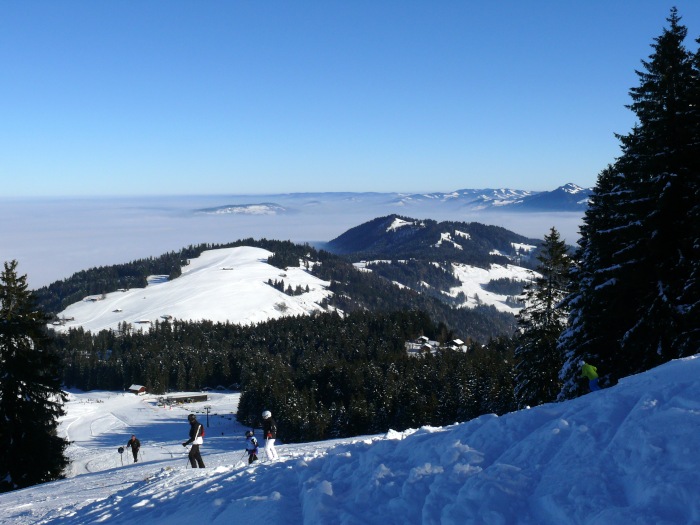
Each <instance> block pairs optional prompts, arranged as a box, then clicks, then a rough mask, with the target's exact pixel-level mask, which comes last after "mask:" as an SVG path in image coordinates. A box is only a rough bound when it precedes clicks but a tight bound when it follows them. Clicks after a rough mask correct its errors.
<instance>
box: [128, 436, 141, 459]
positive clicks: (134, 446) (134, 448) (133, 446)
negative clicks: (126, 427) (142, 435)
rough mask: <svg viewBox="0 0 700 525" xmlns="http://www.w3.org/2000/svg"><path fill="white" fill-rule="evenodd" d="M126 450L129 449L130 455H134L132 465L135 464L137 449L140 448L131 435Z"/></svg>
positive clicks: (137, 454) (137, 455) (134, 437)
mask: <svg viewBox="0 0 700 525" xmlns="http://www.w3.org/2000/svg"><path fill="white" fill-rule="evenodd" d="M126 448H130V449H131V453H132V454H133V455H134V463H136V462H137V461H138V460H139V449H140V448H141V442H140V441H139V440H138V439H136V436H134V435H133V434H132V435H131V439H130V440H129V441H127V443H126Z"/></svg>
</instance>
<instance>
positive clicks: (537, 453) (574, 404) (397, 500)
mask: <svg viewBox="0 0 700 525" xmlns="http://www.w3.org/2000/svg"><path fill="white" fill-rule="evenodd" d="M699 400H700V356H695V357H692V358H687V359H683V360H678V361H673V362H670V363H667V364H665V365H663V366H660V367H658V368H656V369H654V370H651V371H649V372H647V373H644V374H639V375H637V376H634V377H629V378H626V379H623V380H622V381H621V382H620V384H618V385H617V386H615V387H613V388H609V389H605V390H602V391H600V392H595V393H592V394H588V395H586V396H583V397H581V398H579V399H575V400H573V401H568V402H565V403H558V404H549V405H543V406H540V407H536V408H533V409H531V410H523V411H519V412H514V413H511V414H507V415H505V416H502V417H497V416H495V415H486V416H482V417H480V418H477V419H474V420H472V421H469V422H466V423H462V424H455V425H452V426H447V427H442V428H431V427H425V428H421V429H418V430H409V431H406V432H397V431H388V432H387V433H386V434H384V435H378V436H366V437H362V438H356V439H345V440H336V441H328V442H320V443H305V444H297V445H285V444H282V445H280V446H279V447H278V450H279V452H280V455H281V458H280V460H279V461H277V462H274V463H269V462H266V461H261V462H259V463H258V464H254V465H253V466H252V467H249V466H247V465H246V464H245V463H244V462H243V461H242V457H243V447H244V445H243V441H244V437H243V432H244V429H243V428H242V427H240V426H239V425H238V424H237V423H236V422H235V420H234V419H233V418H232V415H231V411H233V412H235V403H236V394H213V395H212V397H211V399H210V400H209V401H208V402H207V403H194V404H191V405H186V406H185V407H182V408H176V409H172V410H168V409H164V408H161V407H158V406H157V405H156V400H155V398H151V397H148V396H146V397H136V396H132V395H124V394H120V393H107V392H97V393H81V394H78V393H74V394H72V395H71V401H70V403H69V404H68V407H67V409H68V414H67V415H66V416H65V417H64V419H63V421H62V423H61V426H60V431H61V432H62V433H63V434H64V435H68V436H69V437H70V439H72V440H73V441H74V444H73V445H72V446H71V448H70V449H69V452H70V455H71V457H72V458H73V459H74V469H73V472H72V474H71V477H70V478H68V479H65V480H61V481H57V482H52V483H46V484H43V485H39V486H36V487H32V488H28V489H25V490H20V491H15V492H11V493H6V494H1V495H0V523H3V524H5V523H6V524H10V523H11V524H13V525H33V524H52V523H56V524H58V523H60V524H70V525H78V524H81V525H83V524H85V525H87V524H94V523H110V524H114V525H121V524H124V525H126V524H128V525H133V524H134V523H148V524H149V525H151V524H163V525H166V524H167V525H191V524H192V523H211V524H229V523H285V524H287V525H295V524H319V525H321V524H322V525H332V524H356V525H360V524H362V525H364V524H382V525H384V524H402V525H403V524H425V525H430V524H443V525H450V524H455V525H457V524H459V525H462V524H473V525H477V524H532V525H568V524H605V525H608V524H615V525H618V524H631V523H634V524H639V525H664V524H665V525H672V524H688V525H690V524H695V523H698V521H699V520H700V497H699V496H700V488H699V487H700V454H698V440H697V436H698V435H700V401H699ZM206 404H209V405H211V406H212V415H211V418H210V426H209V427H208V431H207V437H206V438H205V445H204V446H203V456H204V460H205V462H206V464H207V468H206V469H194V470H192V469H190V468H187V462H186V456H185V452H184V449H183V448H182V445H181V442H182V441H184V440H185V439H186V437H187V430H188V425H187V423H186V414H187V411H188V410H195V411H199V413H200V416H199V420H200V421H201V422H203V423H204V422H205V421H206V415H204V413H203V412H204V411H203V406H204V405H206ZM214 412H217V413H218V415H216V416H214V415H213V414H214ZM132 433H135V434H136V435H137V437H139V439H140V440H141V442H142V451H143V457H142V460H141V462H139V463H137V464H130V463H129V462H128V460H129V459H130V454H129V453H128V451H127V452H125V453H124V455H123V456H120V455H119V454H118V453H117V448H118V447H119V446H124V445H125V444H126V442H127V440H128V438H129V436H130V435H131V434H132ZM263 455H264V454H263ZM122 461H124V466H122V464H121V462H122Z"/></svg>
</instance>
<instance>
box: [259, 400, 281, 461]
mask: <svg viewBox="0 0 700 525" xmlns="http://www.w3.org/2000/svg"><path fill="white" fill-rule="evenodd" d="M262 418H263V435H264V436H265V454H267V459H269V460H273V459H278V458H279V456H278V455H277V450H275V439H276V438H277V425H276V424H275V420H274V419H272V413H271V412H270V411H269V410H265V411H264V412H263V413H262Z"/></svg>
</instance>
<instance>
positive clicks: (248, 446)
mask: <svg viewBox="0 0 700 525" xmlns="http://www.w3.org/2000/svg"><path fill="white" fill-rule="evenodd" d="M245 437H246V440H245V450H246V452H247V453H248V465H250V464H251V463H252V462H253V461H257V460H258V440H257V439H255V436H254V435H253V431H252V430H248V431H247V432H246V433H245Z"/></svg>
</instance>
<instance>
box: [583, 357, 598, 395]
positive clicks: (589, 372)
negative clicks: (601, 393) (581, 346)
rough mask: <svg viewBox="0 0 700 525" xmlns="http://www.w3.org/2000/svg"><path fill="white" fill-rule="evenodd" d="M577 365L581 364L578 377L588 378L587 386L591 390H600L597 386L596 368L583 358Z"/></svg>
mask: <svg viewBox="0 0 700 525" xmlns="http://www.w3.org/2000/svg"><path fill="white" fill-rule="evenodd" d="M579 365H580V366H581V375H580V376H579V377H585V378H588V388H590V389H591V392H595V391H596V390H600V387H599V386H598V369H597V368H596V367H595V366H593V365H591V364H588V363H586V362H585V361H583V360H581V361H580V362H579Z"/></svg>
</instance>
